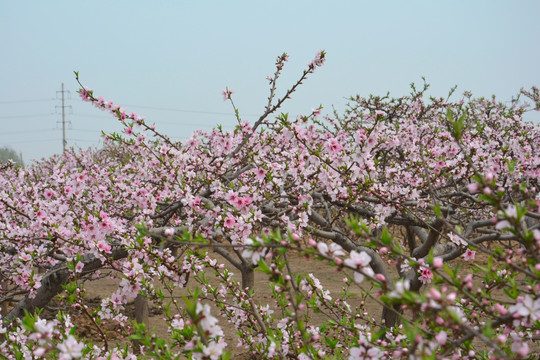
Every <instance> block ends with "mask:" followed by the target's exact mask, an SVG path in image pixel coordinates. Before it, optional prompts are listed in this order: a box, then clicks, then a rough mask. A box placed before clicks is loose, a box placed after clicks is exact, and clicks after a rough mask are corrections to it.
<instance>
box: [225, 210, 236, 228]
mask: <svg viewBox="0 0 540 360" xmlns="http://www.w3.org/2000/svg"><path fill="white" fill-rule="evenodd" d="M224 225H225V227H226V228H229V229H230V228H233V227H234V226H235V225H236V218H235V217H234V216H233V215H232V214H231V213H229V215H228V216H227V217H226V218H225V223H224Z"/></svg>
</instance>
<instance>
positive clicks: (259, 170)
mask: <svg viewBox="0 0 540 360" xmlns="http://www.w3.org/2000/svg"><path fill="white" fill-rule="evenodd" d="M265 176H266V170H264V169H263V168H257V169H255V177H256V178H257V180H264V178H265Z"/></svg>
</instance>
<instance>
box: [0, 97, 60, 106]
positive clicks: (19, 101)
mask: <svg viewBox="0 0 540 360" xmlns="http://www.w3.org/2000/svg"><path fill="white" fill-rule="evenodd" d="M53 100H56V99H52V98H51V99H29V100H10V101H0V104H2V105H4V104H21V103H32V102H43V101H53Z"/></svg>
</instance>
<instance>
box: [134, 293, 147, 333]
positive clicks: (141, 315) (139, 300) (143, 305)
mask: <svg viewBox="0 0 540 360" xmlns="http://www.w3.org/2000/svg"><path fill="white" fill-rule="evenodd" d="M135 321H137V323H138V324H144V325H145V326H146V327H147V328H148V298H147V297H146V296H144V295H141V294H138V295H137V297H136V298H135Z"/></svg>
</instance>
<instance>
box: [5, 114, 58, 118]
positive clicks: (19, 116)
mask: <svg viewBox="0 0 540 360" xmlns="http://www.w3.org/2000/svg"><path fill="white" fill-rule="evenodd" d="M51 115H56V114H54V113H48V114H29V115H9V116H0V119H20V118H31V117H41V116H51Z"/></svg>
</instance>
